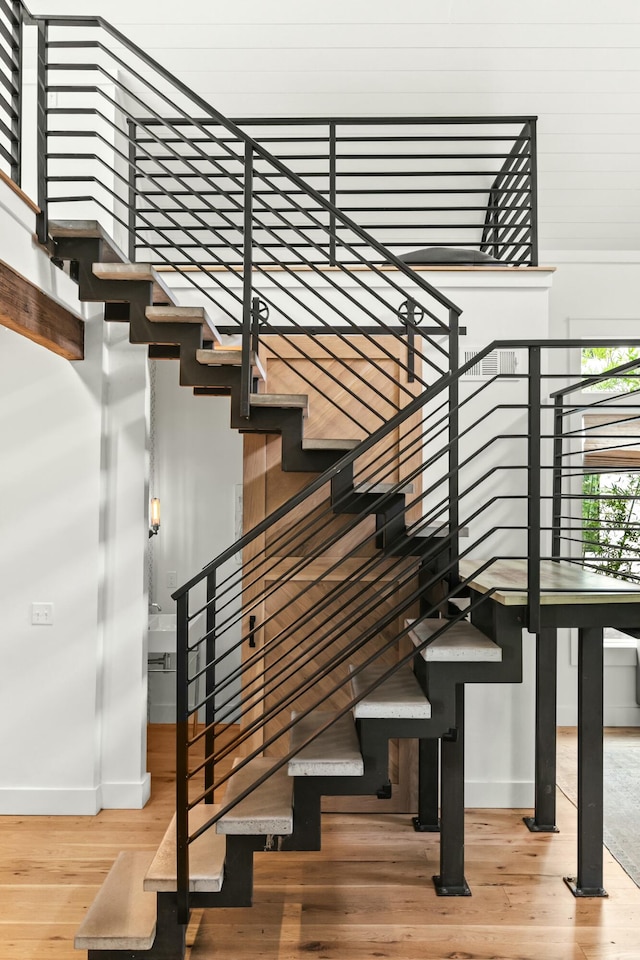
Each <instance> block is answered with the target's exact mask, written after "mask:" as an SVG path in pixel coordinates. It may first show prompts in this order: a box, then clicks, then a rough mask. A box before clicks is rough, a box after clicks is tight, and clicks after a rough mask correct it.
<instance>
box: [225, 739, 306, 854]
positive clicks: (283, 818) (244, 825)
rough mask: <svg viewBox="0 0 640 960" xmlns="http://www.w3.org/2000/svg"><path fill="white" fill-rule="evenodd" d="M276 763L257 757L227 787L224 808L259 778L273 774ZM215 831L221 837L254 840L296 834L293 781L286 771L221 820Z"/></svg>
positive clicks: (275, 776) (273, 776)
mask: <svg viewBox="0 0 640 960" xmlns="http://www.w3.org/2000/svg"><path fill="white" fill-rule="evenodd" d="M237 762H239V761H236V763H237ZM275 763H276V761H275V760H273V759H272V758H270V757H256V758H255V759H254V760H251V761H250V763H248V764H247V765H246V766H245V767H243V768H242V770H239V771H238V773H235V774H234V775H233V776H232V777H231V779H230V780H229V782H228V785H227V792H226V795H225V798H224V804H225V806H226V804H227V803H229V802H230V801H231V800H233V799H235V797H237V796H238V794H240V793H241V792H242V791H243V790H245V789H246V788H247V787H250V786H251V784H252V783H254V782H255V781H256V780H257V779H258V777H261V776H262V775H263V774H264V773H266V772H267V771H268V770H271V768H272V767H273V766H274V764H275ZM216 830H217V831H218V833H224V834H234V835H236V834H242V835H252V836H260V835H261V834H276V835H278V836H284V835H288V834H291V833H293V780H292V779H291V778H290V777H289V776H288V774H287V769H286V767H281V768H280V770H277V771H276V772H275V773H274V774H273V775H272V776H271V777H269V779H268V780H266V781H265V782H264V783H263V784H262V785H261V786H260V787H258V788H257V789H256V790H254V791H253V792H252V793H250V794H249V796H247V797H245V798H244V800H241V801H240V803H239V804H238V805H237V806H235V807H234V808H233V809H232V810H230V811H229V812H228V813H226V814H225V815H224V817H221V819H220V820H218V823H217V824H216Z"/></svg>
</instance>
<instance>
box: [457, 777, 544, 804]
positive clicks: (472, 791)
mask: <svg viewBox="0 0 640 960" xmlns="http://www.w3.org/2000/svg"><path fill="white" fill-rule="evenodd" d="M464 805H465V807H497V808H506V809H509V808H513V807H515V808H516V809H528V808H530V807H531V806H533V780H503V781H499V782H497V783H490V782H487V781H484V780H467V781H465V786H464Z"/></svg>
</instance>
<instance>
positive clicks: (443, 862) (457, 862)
mask: <svg viewBox="0 0 640 960" xmlns="http://www.w3.org/2000/svg"><path fill="white" fill-rule="evenodd" d="M440 776H441V810H440V873H439V874H438V876H436V877H434V878H433V882H434V885H435V888H436V893H437V894H438V896H440V897H470V896H471V890H470V889H469V885H468V884H467V881H466V880H465V877H464V684H463V683H458V684H456V726H455V730H454V731H452V733H451V734H449V735H448V736H445V737H443V738H442V748H441V760H440Z"/></svg>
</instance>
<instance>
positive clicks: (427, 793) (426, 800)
mask: <svg viewBox="0 0 640 960" xmlns="http://www.w3.org/2000/svg"><path fill="white" fill-rule="evenodd" d="M438 748H439V741H438V740H436V739H429V740H427V739H423V740H418V816H417V817H414V818H413V829H414V830H416V831H417V832H418V833H438V832H439V830H440V820H439V819H438V802H439V799H440V783H439V779H440V778H439V774H438V760H439V755H440V751H439V749H438Z"/></svg>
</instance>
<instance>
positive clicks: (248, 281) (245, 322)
mask: <svg viewBox="0 0 640 960" xmlns="http://www.w3.org/2000/svg"><path fill="white" fill-rule="evenodd" d="M243 240H244V261H243V265H242V275H243V293H242V368H241V371H240V416H241V417H244V418H245V419H246V420H248V419H249V417H250V415H251V399H250V397H251V291H252V289H253V278H252V275H251V273H252V270H253V149H252V147H251V144H249V143H247V144H246V145H245V150H244V232H243Z"/></svg>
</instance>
